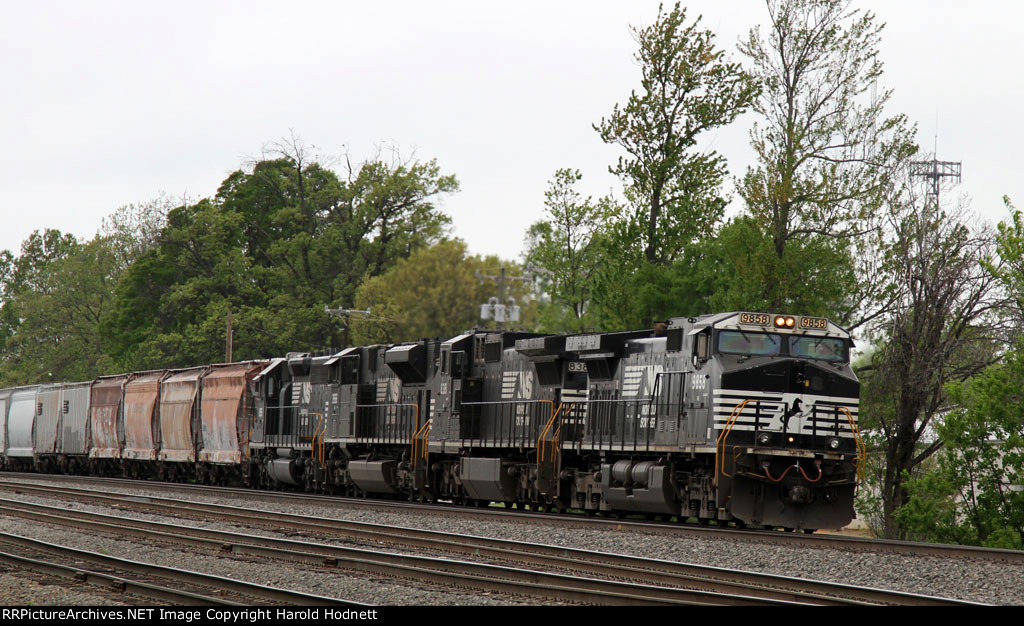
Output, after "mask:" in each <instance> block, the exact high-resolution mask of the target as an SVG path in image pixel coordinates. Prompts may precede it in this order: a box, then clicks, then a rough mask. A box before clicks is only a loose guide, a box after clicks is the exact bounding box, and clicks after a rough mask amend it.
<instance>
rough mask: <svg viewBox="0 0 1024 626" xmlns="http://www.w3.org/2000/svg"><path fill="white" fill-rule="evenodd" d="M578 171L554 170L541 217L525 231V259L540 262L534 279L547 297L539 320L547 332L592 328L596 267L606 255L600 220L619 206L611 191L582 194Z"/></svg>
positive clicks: (613, 213) (535, 262)
mask: <svg viewBox="0 0 1024 626" xmlns="http://www.w3.org/2000/svg"><path fill="white" fill-rule="evenodd" d="M582 177H583V175H582V174H581V173H580V172H579V170H570V169H560V170H558V171H556V172H555V176H554V178H552V179H551V180H550V181H549V183H548V189H547V191H545V192H544V208H545V219H543V220H540V221H538V222H536V223H534V224H533V225H532V226H531V227H530V229H529V230H528V231H527V235H526V240H527V251H526V259H527V262H528V263H531V264H533V265H534V266H537V267H539V268H542V270H543V271H542V272H541V273H540V274H539V275H538V276H537V280H538V282H539V283H540V285H541V288H542V289H543V290H544V291H545V292H546V294H547V295H548V296H549V297H550V304H548V305H547V306H545V307H544V309H543V310H542V311H541V322H542V328H543V329H544V330H548V331H551V332H581V331H583V330H587V329H593V328H594V322H593V315H592V314H590V306H591V300H592V299H593V289H594V282H595V280H596V273H597V270H598V268H599V267H600V266H601V265H602V264H603V263H604V262H605V261H606V258H605V245H604V241H603V238H604V237H605V236H606V234H605V232H604V226H605V224H606V223H607V222H608V221H609V220H610V219H612V217H613V216H614V215H616V213H617V211H618V210H619V207H618V206H617V205H616V204H615V202H614V201H613V200H612V199H611V198H609V197H606V198H601V199H600V200H597V201H595V200H594V199H593V198H592V197H587V198H586V199H584V198H583V197H582V196H581V195H580V193H579V192H578V191H576V183H578V182H579V181H580V179H582Z"/></svg>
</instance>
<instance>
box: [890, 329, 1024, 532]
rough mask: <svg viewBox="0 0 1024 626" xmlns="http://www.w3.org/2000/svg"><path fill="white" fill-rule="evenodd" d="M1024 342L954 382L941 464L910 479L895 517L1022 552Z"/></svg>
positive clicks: (943, 423) (941, 423) (942, 425)
mask: <svg viewBox="0 0 1024 626" xmlns="http://www.w3.org/2000/svg"><path fill="white" fill-rule="evenodd" d="M1022 389H1024V343H1021V342H1019V343H1017V345H1016V346H1015V348H1014V350H1012V351H1011V352H1010V353H1009V354H1007V355H1006V357H1005V358H1004V361H1003V362H1002V363H997V364H994V365H992V366H990V367H989V368H988V369H986V370H985V372H983V373H982V374H981V375H979V376H976V377H974V378H972V379H970V380H968V381H965V382H962V383H954V384H951V385H950V387H949V389H948V392H949V396H950V401H951V402H952V403H953V405H954V406H955V407H956V408H955V409H954V410H953V411H951V412H950V413H949V414H948V415H946V416H945V417H944V418H942V419H941V420H938V421H937V423H936V427H935V430H936V433H937V435H938V437H939V438H940V439H941V440H942V441H943V443H944V445H943V449H942V451H941V452H940V453H939V454H938V455H937V457H936V463H935V467H934V468H932V469H930V470H929V471H926V472H923V473H921V474H919V475H918V476H916V477H914V478H912V479H911V480H909V481H908V483H907V491H908V493H909V495H910V497H909V499H908V500H907V502H906V504H905V505H904V506H903V508H901V509H900V511H899V512H898V513H897V519H898V520H899V522H900V523H901V524H902V525H903V526H904V527H905V528H906V529H907V531H908V532H909V533H910V534H912V535H915V536H918V537H923V538H925V539H928V540H932V541H939V542H943V543H958V544H969V545H983V546H991V547H998V548H1011V549H1015V550H1020V549H1024V491H1022V490H1021V486H1022V485H1024V418H1022V416H1024V394H1022V392H1021V390H1022Z"/></svg>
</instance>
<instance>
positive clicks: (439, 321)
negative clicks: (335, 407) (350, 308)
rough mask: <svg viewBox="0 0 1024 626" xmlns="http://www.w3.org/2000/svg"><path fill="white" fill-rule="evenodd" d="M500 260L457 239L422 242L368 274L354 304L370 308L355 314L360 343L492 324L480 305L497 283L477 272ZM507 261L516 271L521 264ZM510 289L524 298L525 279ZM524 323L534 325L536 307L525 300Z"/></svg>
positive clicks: (449, 334) (355, 331) (519, 298)
mask: <svg viewBox="0 0 1024 626" xmlns="http://www.w3.org/2000/svg"><path fill="white" fill-rule="evenodd" d="M500 265H501V261H500V260H499V259H498V258H497V257H494V256H491V257H488V258H486V259H482V258H480V257H478V256H469V255H468V254H467V250H466V244H465V243H463V242H462V241H459V240H458V239H455V240H450V241H442V242H440V243H438V244H436V245H434V246H431V247H429V248H420V249H418V250H416V251H415V252H413V253H412V254H411V255H410V256H409V257H408V258H406V259H402V260H400V261H398V263H397V264H396V265H395V267H393V268H392V269H391V270H389V271H388V272H385V273H384V274H381V275H380V276H375V277H373V278H370V279H368V280H367V281H366V282H364V283H363V284H362V285H361V286H360V287H359V291H358V293H357V295H356V308H357V309H358V310H360V311H368V313H364V314H360V313H356V314H353V315H352V316H351V325H352V337H353V341H354V343H356V344H370V343H378V342H385V343H387V342H401V341H412V340H415V339H420V338H423V337H442V338H447V337H453V336H455V335H457V334H459V333H461V332H463V331H465V330H468V329H471V328H476V327H494V321H493V320H491V321H490V322H488V323H485V322H483V321H481V320H480V305H481V304H482V303H485V302H487V301H488V299H489V298H490V297H491V296H493V295H494V290H495V287H494V285H493V284H492V283H490V282H485V281H481V280H480V279H479V278H478V277H477V272H478V271H479V272H481V273H485V274H493V273H494V272H495V271H496V269H497V268H498V267H499V266H500ZM507 265H508V266H509V274H510V275H514V274H516V273H517V272H518V271H519V268H518V267H517V266H515V265H513V264H507ZM508 295H510V296H513V297H515V299H516V302H517V303H520V305H524V304H526V300H527V292H526V288H525V287H524V286H523V285H522V283H515V284H513V285H512V286H511V287H510V288H509V290H508ZM522 308H523V309H524V310H523V311H522V312H521V321H520V322H519V324H514V325H513V326H518V327H520V328H528V327H531V326H532V325H533V321H534V320H533V318H534V316H535V314H534V312H533V311H532V310H530V308H531V307H529V306H528V305H527V306H523V307H522Z"/></svg>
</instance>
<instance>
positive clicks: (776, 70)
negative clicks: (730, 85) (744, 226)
mask: <svg viewBox="0 0 1024 626" xmlns="http://www.w3.org/2000/svg"><path fill="white" fill-rule="evenodd" d="M767 6H768V14H769V17H770V20H771V24H770V28H768V29H767V34H766V35H765V36H763V37H762V34H761V31H760V28H754V29H753V30H751V32H750V35H749V37H748V38H747V39H746V41H744V42H742V43H741V45H740V50H741V52H743V53H744V54H745V55H746V56H747V57H748V58H749V59H750V61H751V62H752V64H753V70H752V72H753V75H754V76H755V78H756V79H757V81H758V83H759V84H760V85H761V86H762V87H763V89H762V91H761V94H760V97H759V98H758V99H757V101H756V103H755V104H754V110H755V111H756V113H758V115H759V116H760V119H759V120H758V121H757V122H756V123H755V125H754V127H753V130H752V131H751V143H752V145H753V147H754V150H755V153H756V155H757V162H756V164H755V165H754V166H753V167H751V168H749V169H748V171H747V173H746V175H745V176H744V177H743V180H742V181H741V183H740V195H741V196H742V197H743V199H744V202H745V204H746V208H747V211H748V212H749V214H750V215H752V216H753V217H754V218H755V219H756V220H757V222H758V224H759V226H760V228H761V229H762V230H763V231H764V232H765V234H766V235H767V236H768V237H769V238H770V239H771V244H772V248H773V252H774V258H772V257H764V258H763V259H762V260H761V263H762V264H763V266H764V267H765V268H766V269H767V273H768V275H769V276H771V277H773V278H775V279H776V281H775V282H766V283H765V285H764V287H765V292H766V298H765V300H766V302H765V308H766V309H768V310H779V311H781V310H795V309H797V308H798V307H799V306H800V305H801V303H802V300H803V299H804V298H806V297H807V295H805V292H806V291H809V290H810V289H812V288H813V285H812V284H808V283H807V282H806V281H805V278H804V276H805V274H806V273H808V272H809V273H815V274H820V273H822V272H825V271H828V270H829V269H830V268H828V267H823V266H819V265H818V263H817V262H816V261H817V260H825V259H828V258H829V256H830V255H831V256H835V255H846V256H847V257H848V260H847V261H844V262H842V263H839V264H838V266H837V267H836V268H835V269H837V270H838V273H837V274H836V275H834V276H833V277H832V279H831V280H833V281H835V282H839V281H842V285H843V286H844V288H845V289H847V290H848V291H849V293H850V294H851V297H850V298H848V299H847V301H846V302H843V303H834V304H833V306H836V307H837V308H836V309H835V310H834V311H831V312H830V317H838V318H839V321H840V322H841V323H844V324H847V325H848V326H851V327H853V326H856V325H857V324H858V323H859V322H860V321H861V320H862V319H863V318H864V317H866V316H870V315H872V313H866V314H864V313H861V314H860V315H859V316H857V315H854V314H853V312H852V311H851V310H850V309H862V308H863V307H864V306H869V307H870V306H872V305H875V304H876V301H877V300H878V298H879V294H877V293H876V292H875V290H874V287H875V286H877V281H875V280H872V278H871V277H870V276H861V280H859V281H851V280H849V278H850V276H849V272H848V268H847V266H848V265H850V264H853V262H854V257H853V256H852V255H853V254H855V253H857V252H858V250H857V249H856V248H855V247H854V244H855V243H856V242H858V241H864V240H865V239H864V238H865V235H867V234H868V233H871V232H873V231H874V230H876V229H877V228H878V218H879V213H878V209H879V208H880V207H881V206H882V204H883V201H884V197H885V193H886V191H887V190H888V189H889V188H890V187H891V186H892V184H893V182H892V181H893V176H894V175H895V174H897V173H898V172H899V171H900V166H901V165H902V164H903V163H904V161H905V160H906V159H907V158H908V157H909V156H910V155H912V154H913V153H914V152H915V151H916V146H915V145H914V143H913V135H914V129H913V128H910V127H908V123H907V120H906V118H905V116H902V115H896V116H892V117H886V116H885V112H884V108H885V105H886V104H887V103H888V101H889V100H890V97H891V95H892V92H891V90H883V91H881V92H880V93H877V94H872V93H870V92H872V90H873V89H875V87H876V85H877V81H878V80H879V78H880V77H881V76H882V70H883V66H882V62H881V60H880V59H879V58H878V46H879V42H880V39H881V31H882V26H881V25H879V24H877V23H876V21H875V17H874V15H873V14H871V13H870V12H862V11H860V10H859V9H850V2H849V0H768V2H767ZM830 241H831V242H832V243H830ZM793 245H800V246H802V247H803V248H804V249H805V250H806V251H817V252H821V253H822V255H821V256H819V257H817V259H816V258H814V257H809V256H808V255H805V254H803V253H799V254H797V255H790V256H787V251H788V249H789V248H790V247H791V246H793ZM803 261H810V263H811V264H810V265H807V264H805V263H804V262H803ZM797 262H799V264H797ZM770 265H777V266H778V267H777V268H774V267H770ZM794 269H799V270H800V271H793V270H794ZM827 280H828V279H826V281H827ZM861 288H863V291H858V290H860V289H861ZM811 297H812V298H813V296H811ZM851 305H852V306H851ZM858 313H860V312H859V311H858Z"/></svg>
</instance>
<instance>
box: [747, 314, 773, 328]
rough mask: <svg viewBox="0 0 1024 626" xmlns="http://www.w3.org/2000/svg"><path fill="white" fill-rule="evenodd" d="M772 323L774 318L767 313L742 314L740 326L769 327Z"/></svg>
mask: <svg viewBox="0 0 1024 626" xmlns="http://www.w3.org/2000/svg"><path fill="white" fill-rule="evenodd" d="M771 323H772V316H771V315H768V314H767V313H740V324H754V325H756V326H768V325H769V324H771Z"/></svg>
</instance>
